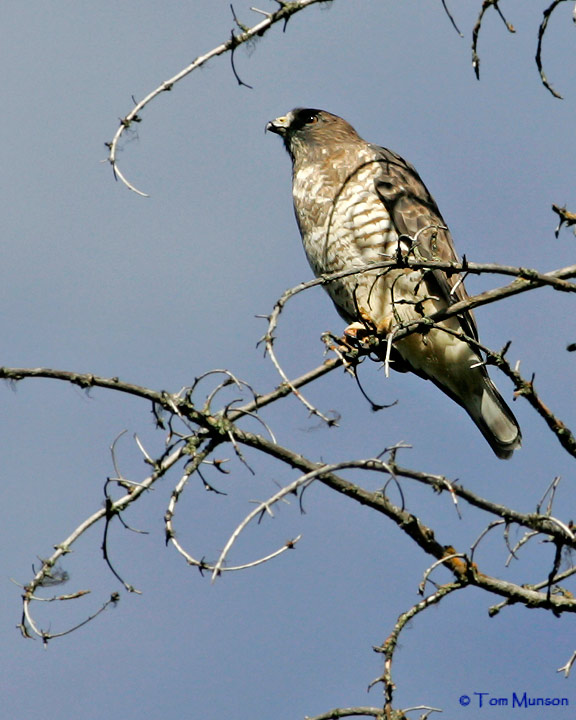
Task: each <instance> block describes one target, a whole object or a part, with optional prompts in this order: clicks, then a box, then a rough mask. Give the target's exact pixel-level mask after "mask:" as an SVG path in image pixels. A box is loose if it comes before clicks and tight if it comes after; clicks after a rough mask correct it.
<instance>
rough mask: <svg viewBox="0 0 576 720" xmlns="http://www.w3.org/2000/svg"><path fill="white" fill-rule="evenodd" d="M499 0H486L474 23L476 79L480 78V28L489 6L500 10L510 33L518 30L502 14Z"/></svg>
mask: <svg viewBox="0 0 576 720" xmlns="http://www.w3.org/2000/svg"><path fill="white" fill-rule="evenodd" d="M498 2H499V0H484V2H483V3H482V7H481V9H480V14H479V15H478V19H477V20H476V23H475V25H474V28H473V29H472V67H473V68H474V73H475V74H476V79H477V80H480V57H479V55H478V51H477V48H478V36H479V35H480V29H481V27H482V22H483V20H484V13H485V12H486V11H487V10H488V8H490V7H493V8H495V10H496V11H497V12H498V15H500V18H501V20H502V22H503V23H504V25H505V26H506V29H507V30H508V32H510V33H515V32H516V30H515V28H514V26H513V25H512V24H511V23H509V22H508V21H507V20H506V18H505V17H504V15H503V14H502V11H501V10H500V8H499V7H498Z"/></svg>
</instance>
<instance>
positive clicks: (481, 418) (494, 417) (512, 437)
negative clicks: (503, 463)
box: [462, 375, 522, 460]
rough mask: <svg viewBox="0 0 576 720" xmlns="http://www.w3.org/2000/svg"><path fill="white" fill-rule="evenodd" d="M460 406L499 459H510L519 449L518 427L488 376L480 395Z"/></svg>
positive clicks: (520, 437)
mask: <svg viewBox="0 0 576 720" xmlns="http://www.w3.org/2000/svg"><path fill="white" fill-rule="evenodd" d="M462 405H463V407H464V409H465V410H466V412H467V413H468V414H469V415H470V417H471V418H472V420H473V421H474V422H475V424H476V426H477V427H478V429H479V430H480V432H481V433H482V435H484V437H485V438H486V440H487V441H488V444H489V445H490V447H491V448H492V450H493V451H494V453H495V454H496V455H497V456H498V457H499V458H502V459H504V460H506V459H508V458H510V457H511V456H512V453H513V452H514V450H515V449H516V448H519V447H520V445H521V444H522V432H521V430H520V426H519V425H518V422H517V420H516V418H515V417H514V414H513V412H512V410H510V408H509V407H508V405H507V404H506V402H505V401H504V399H503V398H502V396H501V395H500V393H499V392H498V390H497V389H496V387H495V385H494V383H493V382H492V380H490V378H489V377H488V375H485V377H484V383H483V388H482V394H481V395H480V396H477V395H475V396H474V397H473V398H472V402H468V403H466V404H463V403H462Z"/></svg>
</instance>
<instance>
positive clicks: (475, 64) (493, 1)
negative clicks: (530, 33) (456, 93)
mask: <svg viewBox="0 0 576 720" xmlns="http://www.w3.org/2000/svg"><path fill="white" fill-rule="evenodd" d="M499 1H500V0H483V2H482V6H481V8H480V13H479V15H478V18H477V20H476V23H475V24H474V28H473V30H472V68H473V69H474V73H475V75H476V78H477V79H478V80H479V79H480V56H479V55H478V39H479V36H480V30H481V29H482V24H483V22H484V17H485V14H486V12H487V10H488V9H489V8H491V7H492V8H494V10H496V12H497V13H498V15H499V16H500V19H501V20H502V22H503V23H504V26H505V27H506V29H507V30H508V32H510V33H515V32H516V29H515V28H514V26H513V25H512V24H511V23H509V22H508V21H507V20H506V18H505V17H504V15H503V14H502V11H501V9H500V5H499ZM563 2H566V0H552V3H551V4H550V5H549V6H548V7H547V8H546V9H545V10H544V13H543V18H542V22H541V23H540V26H539V27H538V45H537V47H536V56H535V61H536V67H537V68H538V72H539V73H540V79H541V81H542V85H544V87H545V88H546V89H547V90H549V91H550V93H551V94H552V95H553V96H554V97H555V98H558V99H559V100H562V95H560V93H558V92H556V90H554V88H553V87H552V85H551V84H550V82H549V81H548V78H547V77H546V74H545V72H544V64H543V62H542V44H543V41H544V35H545V34H546V30H547V29H548V22H549V20H550V16H551V15H552V13H553V12H554V10H556V8H557V7H558V5H560V3H563ZM442 5H443V6H444V10H445V11H446V13H447V14H448V17H449V18H450V20H451V21H452V24H453V25H454V27H455V28H456V30H457V31H458V28H457V27H456V24H455V22H454V20H453V18H452V16H451V14H450V13H449V11H448V9H447V7H446V3H445V0H442ZM458 32H459V31H458ZM460 34H461V33H460Z"/></svg>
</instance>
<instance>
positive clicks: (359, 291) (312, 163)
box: [266, 108, 521, 458]
mask: <svg viewBox="0 0 576 720" xmlns="http://www.w3.org/2000/svg"><path fill="white" fill-rule="evenodd" d="M266 127H267V129H268V130H271V131H272V132H275V133H277V134H278V135H280V136H281V137H282V138H283V140H284V144H285V146H286V149H287V150H288V153H289V154H290V156H291V158H292V164H293V176H292V177H293V188H292V191H293V199H294V209H295V211H296V219H297V221H298V226H299V228H300V233H301V235H302V241H303V243H304V249H305V251H306V255H307V256H308V260H309V262H310V265H311V266H312V270H313V271H314V273H315V274H316V275H321V274H325V273H334V272H338V271H341V270H350V269H354V268H355V267H362V266H366V265H368V264H370V263H374V262H382V261H383V260H386V259H394V258H396V257H398V254H399V253H402V254H404V255H406V254H409V256H410V257H413V258H414V259H420V260H444V261H457V260H458V257H457V255H456V252H455V250H454V245H453V243H452V237H451V235H450V232H449V230H448V229H447V227H446V224H445V223H444V220H443V219H442V216H441V215H440V211H439V210H438V207H437V205H436V203H435V202H434V199H433V198H432V196H431V195H430V193H429V192H428V190H427V189H426V187H425V185H424V183H423V182H422V180H421V179H420V177H419V175H418V173H417V172H416V170H415V169H414V168H413V167H412V166H411V165H409V164H408V163H407V162H406V161H405V160H403V159H402V158H401V157H400V156H399V155H397V154H396V153H394V152H392V151H391V150H387V149H386V148H382V147H378V146H377V145H372V144H370V143H367V142H365V141H364V140H363V139H362V138H361V137H360V136H359V135H358V134H357V133H356V131H355V130H354V128H353V127H352V126H351V125H349V124H348V123H347V122H346V121H345V120H343V119H342V118H340V117H338V116H336V115H332V114H331V113H328V112H326V111H324V110H313V109H304V108H296V109H294V110H292V111H290V112H289V113H288V114H287V115H284V116H282V117H279V118H276V120H272V121H271V122H269V123H268V125H267V126H266ZM326 289H327V291H328V293H329V295H330V297H331V298H332V300H333V302H334V304H335V305H336V309H337V310H338V312H339V313H340V315H341V316H342V317H343V318H344V319H345V320H346V321H347V322H348V323H350V327H349V329H348V333H349V334H353V333H354V332H355V331H357V330H358V328H360V327H368V328H370V327H372V328H374V329H375V331H376V332H377V334H379V335H380V336H381V337H385V336H387V335H388V336H390V333H393V332H394V331H395V330H397V329H398V328H399V327H401V326H402V325H403V324H404V323H407V322H410V321H413V320H416V319H419V318H421V317H422V316H423V315H430V314H432V313H434V312H436V311H438V310H442V309H445V308H447V307H448V306H449V305H451V304H453V303H454V302H456V301H458V300H462V299H465V298H467V297H468V296H467V294H466V290H465V289H464V285H463V283H462V282H461V278H460V277H459V276H457V275H455V274H451V275H448V274H446V273H445V272H442V271H439V270H424V271H423V270H416V269H413V268H406V267H404V268H402V267H395V268H392V269H390V268H388V269H386V270H382V269H380V270H369V271H365V272H363V273H359V274H353V275H349V276H347V277H343V278H341V279H339V280H335V281H333V282H330V283H329V284H327V285H326ZM462 332H463V333H464V334H465V335H467V336H469V337H471V338H474V339H477V337H478V334H477V329H476V322H475V320H474V316H473V314H472V312H471V311H469V312H465V313H462V314H461V315H458V316H455V317H450V318H447V319H445V320H443V321H442V322H440V323H438V324H437V326H436V327H433V328H431V329H430V330H428V331H427V332H425V333H418V332H415V333H412V334H411V335H408V336H406V337H405V338H402V339H400V340H398V341H397V342H395V343H394V345H393V352H392V356H391V360H392V363H391V367H393V368H394V369H396V370H400V371H402V372H406V371H412V372H414V373H416V374H417V375H419V376H420V377H422V378H425V379H428V380H431V381H432V382H433V383H434V384H435V385H437V386H438V387H439V388H440V389H441V390H442V391H443V392H444V393H446V395H448V396H449V397H450V398H452V400H454V401H455V402H457V403H458V404H459V405H461V406H462V407H463V408H464V410H466V412H467V413H468V414H469V415H470V417H471V418H472V420H473V421H474V422H475V423H476V425H477V426H478V428H479V430H480V432H481V433H482V434H483V435H484V437H485V438H486V440H487V441H488V443H489V444H490V446H491V448H492V450H493V451H494V452H495V453H496V455H497V456H498V457H500V458H508V457H510V456H511V455H512V453H513V451H514V449H515V448H517V447H519V446H520V441H521V433H520V428H519V426H518V423H517V421H516V418H515V417H514V415H513V413H512V411H511V410H510V408H509V407H508V406H507V405H506V403H505V402H504V400H503V399H502V397H501V396H500V394H499V393H498V390H497V389H496V387H495V386H494V384H493V383H492V381H491V380H490V378H489V377H488V373H487V371H486V367H485V366H484V364H483V363H482V358H481V356H480V355H479V353H478V352H477V351H476V350H475V349H473V348H472V347H470V345H469V344H468V343H467V342H466V341H465V340H463V339H461V337H459V336H460V335H461V333H462Z"/></svg>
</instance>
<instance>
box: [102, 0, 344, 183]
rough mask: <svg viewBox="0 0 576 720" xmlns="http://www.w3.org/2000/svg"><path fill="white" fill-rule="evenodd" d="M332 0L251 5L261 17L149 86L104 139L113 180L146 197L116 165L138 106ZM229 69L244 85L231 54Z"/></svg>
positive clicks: (138, 119)
mask: <svg viewBox="0 0 576 720" xmlns="http://www.w3.org/2000/svg"><path fill="white" fill-rule="evenodd" d="M332 1H333V0H293V1H292V2H279V3H278V4H279V7H278V9H277V10H276V11H275V12H270V13H266V12H264V13H263V12H262V11H258V10H256V9H254V11H255V12H260V14H263V15H264V16H265V19H264V20H262V21H261V22H259V23H257V24H256V25H254V26H253V27H251V28H247V29H245V30H244V31H243V32H241V33H240V34H239V35H235V34H234V33H233V32H232V33H231V35H230V37H229V39H228V40H227V41H226V42H224V43H221V44H220V45H218V46H217V47H215V48H213V49H212V50H210V51H209V52H207V53H205V54H204V55H201V56H199V57H197V58H196V59H195V60H194V62H192V63H191V64H190V65H188V66H187V67H185V68H183V69H182V70H180V72H178V73H176V75H174V76H173V77H171V78H170V79H169V80H166V81H164V82H163V83H162V84H161V85H159V86H158V87H157V88H155V89H154V90H152V91H151V92H149V93H148V95H146V97H145V98H144V99H143V100H140V102H136V103H135V104H134V107H133V108H132V110H130V112H129V113H128V114H127V115H125V116H124V117H123V118H122V119H121V120H120V124H119V126H118V129H117V130H116V133H115V135H114V137H113V139H112V141H111V142H108V143H106V146H107V147H108V150H109V152H108V158H107V159H108V162H109V163H110V165H111V166H112V171H113V173H114V177H115V178H116V179H117V180H121V181H122V182H123V183H124V185H126V187H127V188H128V189H129V190H132V191H133V192H135V193H137V194H138V195H141V196H143V197H148V196H147V194H146V193H145V192H142V190H139V189H138V188H137V187H136V186H135V185H133V184H132V183H131V182H130V181H129V180H128V179H127V178H126V177H125V176H124V174H123V173H122V171H121V170H120V168H119V166H118V160H117V155H118V143H119V142H120V139H121V138H122V136H123V135H124V133H125V132H126V130H128V128H130V127H131V126H132V124H133V123H135V122H141V121H142V116H141V115H140V113H141V112H142V110H143V109H144V108H145V107H146V106H147V105H149V104H150V103H151V102H152V101H153V100H154V99H155V98H157V97H158V96H159V95H161V94H162V93H164V92H167V91H169V90H172V88H173V87H174V85H176V84H177V83H179V82H180V81H181V80H183V79H184V78H185V77H187V76H188V75H190V73H192V72H194V71H195V70H198V68H200V67H202V66H203V65H205V64H206V63H207V62H208V61H209V60H211V59H212V58H214V57H218V56H219V55H224V54H225V53H228V52H229V53H234V51H235V50H236V48H237V47H238V46H239V45H243V44H244V43H247V42H249V41H250V40H254V39H256V38H258V37H262V35H264V34H265V33H266V32H268V30H270V28H271V27H272V26H274V25H276V23H279V22H281V23H284V28H286V24H287V22H288V20H289V19H290V18H291V17H292V16H293V15H295V14H296V13H298V12H300V11H301V10H305V9H306V8H308V7H310V6H311V5H315V4H317V3H320V2H332ZM234 20H235V21H236V24H237V25H238V26H239V27H242V26H240V24H239V23H238V21H237V19H236V17H235V16H234ZM232 69H233V72H234V76H235V78H236V80H237V81H238V82H239V83H240V84H241V85H245V84H246V83H243V82H242V81H241V80H240V78H239V76H238V74H237V72H236V69H235V67H234V58H233V57H232Z"/></svg>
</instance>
